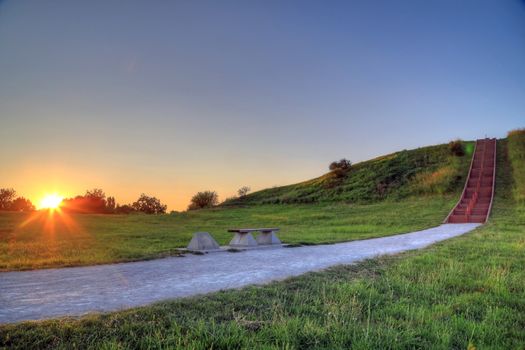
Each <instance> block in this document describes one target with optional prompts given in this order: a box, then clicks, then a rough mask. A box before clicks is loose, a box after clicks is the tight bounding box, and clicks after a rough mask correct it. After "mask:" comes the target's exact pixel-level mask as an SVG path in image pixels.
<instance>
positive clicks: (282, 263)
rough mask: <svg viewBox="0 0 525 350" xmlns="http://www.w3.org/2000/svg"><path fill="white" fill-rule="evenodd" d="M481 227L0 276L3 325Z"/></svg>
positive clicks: (347, 259)
mask: <svg viewBox="0 0 525 350" xmlns="http://www.w3.org/2000/svg"><path fill="white" fill-rule="evenodd" d="M477 226H479V224H445V225H441V226H438V227H435V228H431V229H428V230H423V231H418V232H412V233H407V234H400V235H397V236H389V237H382V238H374V239H367V240H362V241H353V242H347V243H338V244H332V245H319V246H307V247H298V248H289V249H282V248H275V249H271V248H270V249H262V250H251V251H243V252H240V253H227V252H223V253H215V254H207V255H188V256H185V257H183V258H177V257H173V258H166V259H159V260H151V261H141V262H133V263H123V264H114V265H99V266H87V267H74V268H62V269H49V270H35V271H23V272H3V273H0V323H9V322H18V321H24V320H39V319H45V318H52V317H59V316H79V315H82V314H85V313H88V312H93V311H113V310H118V309H122V308H129V307H134V306H140V305H145V304H148V303H152V302H155V301H159V300H165V299H170V298H180V297H186V296H191V295H196V294H204V293H209V292H214V291H218V290H221V289H229V288H239V287H243V286H246V285H249V284H260V283H267V282H270V281H273V280H279V279H284V278H286V277H290V276H296V275H300V274H302V273H305V272H308V271H316V270H321V269H325V268H327V267H330V266H334V265H339V264H350V263H353V262H356V261H359V260H363V259H368V258H373V257H375V256H378V255H383V254H395V253H399V252H402V251H406V250H411V249H419V248H423V247H426V246H428V245H430V244H432V243H435V242H439V241H442V240H445V239H448V238H452V237H455V236H459V235H462V234H464V233H466V232H469V231H471V230H473V229H474V228H476V227H477Z"/></svg>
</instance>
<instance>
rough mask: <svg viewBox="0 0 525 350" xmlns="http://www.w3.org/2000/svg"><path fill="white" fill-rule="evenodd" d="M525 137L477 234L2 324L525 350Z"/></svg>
mask: <svg viewBox="0 0 525 350" xmlns="http://www.w3.org/2000/svg"><path fill="white" fill-rule="evenodd" d="M521 137H523V136H520V140H518V141H520V142H519V143H515V142H511V141H512V140H509V143H508V157H507V142H506V141H500V142H498V160H497V161H498V168H497V177H496V198H495V202H494V208H493V210H494V212H493V215H492V217H491V220H490V221H489V223H488V224H487V225H484V226H483V227H482V228H480V229H477V230H475V231H474V232H471V233H468V234H466V235H464V236H461V237H457V238H454V239H451V240H448V241H445V242H442V243H439V244H436V245H433V246H431V247H429V248H427V249H424V250H420V251H411V252H407V253H405V254H400V255H397V256H389V257H383V258H379V259H374V260H369V261H365V262H363V263H361V264H359V265H350V266H340V267H336V268H333V269H329V270H327V271H323V272H318V273H310V274H306V275H303V276H301V277H297V278H291V279H288V280H286V281H281V282H276V283H272V284H270V285H266V286H253V287H248V288H244V289H242V290H230V291H225V292H220V293H214V294H211V295H208V296H202V297H196V298H187V299H182V300H176V301H172V302H166V303H159V304H155V305H152V306H148V307H144V308H137V309H132V310H127V311H122V312H117V313H110V314H103V315H91V316H87V317H84V318H81V319H78V320H77V319H61V320H51V321H44V322H26V323H22V324H17V325H8V326H0V348H1V347H6V348H20V349H29V348H52V347H53V348H54V347H56V348H64V349H68V348H93V349H124V348H156V349H160V348H180V349H212V348H213V349H230V348H236V349H240V348H243V349H307V348H323V349H348V348H355V349H390V348H396V349H476V348H478V349H523V348H524V347H525V332H523V329H524V328H525V285H524V282H523V281H525V259H524V258H523V249H524V237H525V230H524V227H525V205H524V204H519V203H517V202H516V201H515V200H514V198H513V195H512V194H513V193H514V194H516V191H515V189H516V188H523V187H522V186H525V181H524V179H523V178H522V177H521V176H520V175H519V173H518V174H516V171H514V172H511V171H510V168H511V167H512V169H517V168H520V167H522V166H523V160H520V158H517V157H516V156H515V154H516V152H518V153H520V154H522V152H523V151H524V148H523V146H522V143H521V142H522V141H523V139H521ZM513 175H514V176H513Z"/></svg>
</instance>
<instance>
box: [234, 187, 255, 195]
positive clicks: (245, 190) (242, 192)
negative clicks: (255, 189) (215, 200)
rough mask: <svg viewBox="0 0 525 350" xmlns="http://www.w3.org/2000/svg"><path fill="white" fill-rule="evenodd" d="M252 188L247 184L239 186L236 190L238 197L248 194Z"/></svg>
mask: <svg viewBox="0 0 525 350" xmlns="http://www.w3.org/2000/svg"><path fill="white" fill-rule="evenodd" d="M251 190H252V189H251V188H250V187H248V186H242V187H241V188H239V190H237V194H238V195H239V197H244V196H246V195H247V194H248V192H250V191H251Z"/></svg>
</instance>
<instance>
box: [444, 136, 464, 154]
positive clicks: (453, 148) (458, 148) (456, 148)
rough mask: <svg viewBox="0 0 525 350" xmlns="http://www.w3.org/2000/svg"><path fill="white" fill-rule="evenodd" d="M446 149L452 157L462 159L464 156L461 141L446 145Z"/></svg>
mask: <svg viewBox="0 0 525 350" xmlns="http://www.w3.org/2000/svg"><path fill="white" fill-rule="evenodd" d="M448 149H449V150H450V153H451V154H452V155H453V156H456V157H463V156H464V155H465V147H464V146H463V141H461V140H454V141H450V142H449V144H448Z"/></svg>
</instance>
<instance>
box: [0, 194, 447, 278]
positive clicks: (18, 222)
mask: <svg viewBox="0 0 525 350" xmlns="http://www.w3.org/2000/svg"><path fill="white" fill-rule="evenodd" d="M455 199H456V198H454V197H445V198H441V197H429V198H426V199H422V200H416V199H412V200H405V201H401V202H383V203H378V204H371V205H349V204H343V203H339V204H337V203H334V204H317V205H261V206H254V207H249V208H228V209H225V208H217V209H211V210H202V211H190V212H186V213H180V214H173V215H158V216H155V215H83V214H76V215H67V214H66V213H63V212H62V213H59V212H55V213H53V214H51V213H48V212H40V213H39V214H24V213H0V270H17V269H30V268H42V267H57V266H74V265H89V264H101V263H110V262H120V261H130V260H138V259H151V258H155V257H162V256H169V255H173V254H177V253H178V252H177V250H176V248H178V247H185V246H186V245H187V244H188V242H189V241H190V239H191V237H192V234H193V233H194V232H198V231H208V232H210V233H211V234H212V235H213V236H214V237H215V238H216V239H217V240H218V242H219V243H220V244H227V243H228V242H229V240H230V239H231V234H229V233H227V232H226V231H227V229H228V228H232V227H239V226H244V227H260V226H277V227H280V228H281V232H280V234H279V236H280V238H281V239H282V240H283V241H284V242H287V243H331V242H341V241H348V240H355V239H363V238H370V237H380V236H385V235H391V234H396V233H403V232H409V231H413V230H418V229H423V228H427V227H430V226H435V225H438V224H439V223H440V222H441V220H443V218H444V217H445V216H446V214H447V212H448V211H449V210H450V208H451V207H452V205H453V203H454V200H455Z"/></svg>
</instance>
